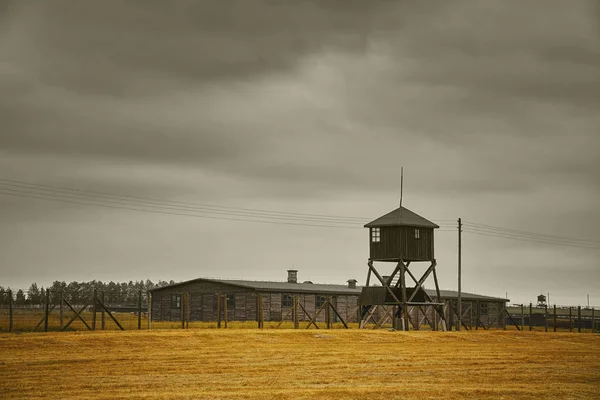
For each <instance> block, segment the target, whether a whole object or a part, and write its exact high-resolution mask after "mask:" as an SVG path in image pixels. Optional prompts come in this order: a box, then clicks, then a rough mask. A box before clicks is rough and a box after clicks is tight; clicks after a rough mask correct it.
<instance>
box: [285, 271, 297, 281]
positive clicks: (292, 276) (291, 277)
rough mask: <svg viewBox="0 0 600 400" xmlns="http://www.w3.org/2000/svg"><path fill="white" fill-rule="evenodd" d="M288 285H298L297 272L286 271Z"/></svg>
mask: <svg viewBox="0 0 600 400" xmlns="http://www.w3.org/2000/svg"><path fill="white" fill-rule="evenodd" d="M287 273H288V280H287V281H288V283H298V270H297V269H288V271H287Z"/></svg>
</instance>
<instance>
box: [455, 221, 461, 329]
mask: <svg viewBox="0 0 600 400" xmlns="http://www.w3.org/2000/svg"><path fill="white" fill-rule="evenodd" d="M461 233H462V221H461V219H460V218H459V219H458V325H457V326H456V330H457V331H460V326H461V325H462V288H461V278H462V277H461V261H462V260H461V250H462V243H461V236H462V235H461Z"/></svg>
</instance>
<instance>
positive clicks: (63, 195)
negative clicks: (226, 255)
mask: <svg viewBox="0 0 600 400" xmlns="http://www.w3.org/2000/svg"><path fill="white" fill-rule="evenodd" d="M9 186H14V185H9ZM0 190H6V191H11V193H22V194H32V195H37V196H48V197H52V198H53V199H70V200H83V201H91V202H99V203H103V204H105V203H108V204H114V205H125V206H136V207H140V206H141V207H146V208H150V209H155V208H159V209H166V210H175V211H185V212H195V213H205V214H216V215H225V216H240V217H250V218H263V219H275V220H292V221H303V222H315V223H333V224H347V225H356V224H359V222H358V221H344V220H336V219H328V218H315V217H306V218H301V217H298V216H295V215H294V216H287V215H276V214H273V215H264V214H260V213H252V212H242V211H224V210H212V209H207V208H202V207H188V206H173V205H171V204H168V203H166V204H161V203H156V202H154V203H152V202H145V201H137V200H136V201H134V200H129V199H126V198H125V199H121V198H116V197H113V198H111V197H104V198H103V197H97V196H93V197H92V196H91V195H89V194H83V193H70V192H60V191H55V190H52V189H45V188H42V189H39V188H32V187H21V186H18V187H16V188H15V187H7V185H5V184H2V183H0Z"/></svg>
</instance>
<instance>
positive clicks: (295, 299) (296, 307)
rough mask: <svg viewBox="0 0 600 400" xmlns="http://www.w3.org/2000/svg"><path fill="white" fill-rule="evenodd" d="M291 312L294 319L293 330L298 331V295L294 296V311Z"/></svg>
mask: <svg viewBox="0 0 600 400" xmlns="http://www.w3.org/2000/svg"><path fill="white" fill-rule="evenodd" d="M292 312H293V318H294V329H298V328H299V327H300V325H299V323H298V295H294V309H293V311H292Z"/></svg>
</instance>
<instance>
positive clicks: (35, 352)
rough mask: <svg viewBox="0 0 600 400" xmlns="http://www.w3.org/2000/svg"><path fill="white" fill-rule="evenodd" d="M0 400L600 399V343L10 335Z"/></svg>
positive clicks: (191, 333)
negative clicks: (153, 399)
mask: <svg viewBox="0 0 600 400" xmlns="http://www.w3.org/2000/svg"><path fill="white" fill-rule="evenodd" d="M0 354H1V355H2V358H1V361H0V398H10V399H32V398H51V399H64V398H77V399H84V398H86V399H87V398H98V399H115V398H125V399H142V398H157V399H186V398H189V399H192V398H193V399H196V398H211V399H236V398H239V399H265V398H278V399H280V398H281V399H299V398H300V399H302V398H311V399H314V398H335V397H338V398H343V399H348V398H357V399H358V398H361V399H365V398H370V399H373V398H392V399H395V398H403V399H406V398H408V399H411V398H415V399H416V398H418V399H429V398H431V399H433V398H436V399H438V398H444V399H464V398H473V399H515V398H519V399H551V398H556V399H594V398H595V399H598V398H600V336H599V335H592V334H585V335H583V334H581V335H580V334H573V333H572V334H569V333H554V334H547V333H537V332H515V331H508V332H503V331H494V332H483V331H478V332H470V333H466V332H460V333H456V332H452V333H444V332H425V331H421V332H410V333H405V332H389V331H387V330H378V331H374V330H368V331H367V330H349V331H347V330H318V331H317V330H310V331H307V330H298V331H296V330H263V331H259V330H254V329H243V330H242V329H239V330H237V329H235V330H234V329H228V330H215V329H205V330H156V331H140V332H135V331H132V332H114V331H112V332H110V331H109V332H64V333H46V334H43V333H39V334H38V333H29V334H20V335H14V334H0Z"/></svg>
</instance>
